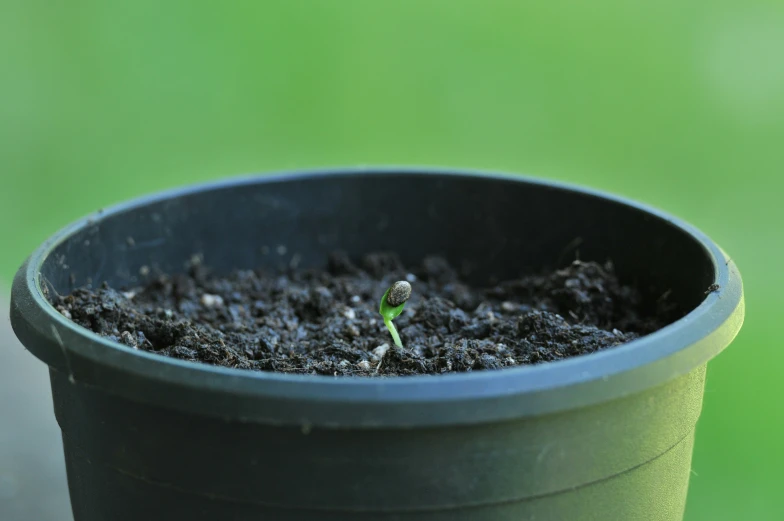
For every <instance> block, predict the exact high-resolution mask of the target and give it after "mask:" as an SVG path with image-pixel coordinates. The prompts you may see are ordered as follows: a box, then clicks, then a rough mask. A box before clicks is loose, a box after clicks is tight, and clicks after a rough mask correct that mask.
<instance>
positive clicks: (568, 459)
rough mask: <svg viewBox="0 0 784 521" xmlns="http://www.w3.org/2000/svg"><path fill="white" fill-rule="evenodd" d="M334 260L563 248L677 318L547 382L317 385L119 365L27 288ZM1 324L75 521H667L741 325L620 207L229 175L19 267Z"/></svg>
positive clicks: (737, 307)
mask: <svg viewBox="0 0 784 521" xmlns="http://www.w3.org/2000/svg"><path fill="white" fill-rule="evenodd" d="M389 201H395V202H396V203H395V206H394V207H391V206H390V204H389ZM129 238H131V239H132V240H129ZM335 248H341V249H344V250H346V251H348V252H349V254H351V255H360V254H361V253H363V252H367V251H372V250H379V249H382V250H395V251H398V252H399V253H400V254H401V255H402V257H403V258H404V260H408V261H416V260H417V259H419V258H421V257H422V256H424V255H426V254H431V253H437V254H442V255H445V256H446V257H447V258H449V259H450V260H451V261H452V262H454V263H455V264H458V265H465V266H466V267H468V268H469V270H470V272H471V280H472V281H474V282H487V281H489V280H492V279H494V278H503V277H510V276H515V275H517V274H519V273H520V272H523V271H529V270H531V269H536V268H541V267H544V266H553V265H559V264H563V263H564V262H568V261H569V260H571V258H574V256H575V251H574V249H575V248H579V255H580V257H581V258H582V259H594V260H600V261H603V260H605V259H607V258H610V259H612V260H613V262H614V263H615V265H616V267H617V269H618V271H619V273H620V274H621V275H622V276H623V277H624V278H626V279H627V280H635V281H636V282H638V283H639V284H640V285H641V286H642V287H644V288H647V289H648V291H649V292H650V293H651V295H660V294H661V293H663V292H665V291H669V292H670V293H669V294H670V298H673V299H676V300H678V301H679V302H681V303H682V304H683V305H684V306H686V307H687V308H688V309H692V311H691V312H690V313H689V314H688V315H687V316H686V317H684V318H683V319H681V320H679V321H677V322H676V323H674V324H671V325H670V326H668V327H666V328H664V329H662V330H660V331H658V332H656V333H654V334H652V335H649V336H647V337H644V338H641V339H639V340H636V341H634V342H631V343H629V344H626V345H624V346H621V347H618V348H614V349H611V350H607V351H603V352H599V353H594V354H591V355H586V356H581V357H576V358H573V359H569V360H565V361H561V362H556V363H552V364H543V365H539V366H532V367H522V368H515V369H505V370H502V371H484V372H475V373H465V374H455V375H446V376H438V377H405V378H397V379H389V378H387V379H362V378H342V379H336V378H330V377H324V376H293V375H276V374H266V373H254V372H245V371H240V370H230V369H225V368H217V367H211V366H204V365H200V364H193V363H188V362H183V361H179V360H174V359H168V358H164V357H159V356H157V355H154V354H150V353H145V352H140V351H136V350H133V349H130V348H127V347H125V346H122V345H120V344H115V343H112V342H109V341H106V340H105V339H102V338H99V337H98V336H96V335H94V334H92V333H91V332H89V331H86V330H84V329H82V328H80V327H78V326H75V325H74V324H72V323H71V322H69V321H68V320H66V319H65V318H64V317H62V316H61V315H60V314H59V313H57V311H56V310H54V309H53V308H52V307H51V306H50V305H49V304H48V303H47V302H46V300H45V299H44V298H43V295H42V290H41V288H42V286H44V285H45V286H47V287H48V288H49V289H50V290H53V291H57V292H59V293H64V292H68V291H70V290H71V289H72V288H73V287H75V286H79V285H83V284H86V283H93V284H98V283H100V282H102V281H108V282H110V283H112V284H115V285H128V284H133V283H135V282H138V273H139V270H140V268H142V267H143V266H148V267H149V266H158V267H160V268H161V269H164V270H173V271H178V270H182V269H183V265H184V263H185V261H187V259H188V258H190V257H191V255H193V254H194V253H201V254H203V255H204V258H205V262H206V263H207V264H209V265H210V266H213V267H215V268H217V269H218V270H223V271H228V270H231V269H233V268H251V267H256V266H258V265H263V264H267V265H272V266H274V265H277V264H278V263H287V262H290V261H291V259H292V257H294V256H297V259H298V262H299V263H300V265H301V266H313V265H319V264H322V263H324V262H325V260H326V256H325V254H326V252H328V251H330V250H333V249H335ZM714 283H715V284H718V285H719V289H718V290H717V291H715V292H712V293H707V294H706V290H707V289H708V287H709V286H710V285H711V284H714ZM11 315H12V323H13V326H14V329H15V331H16V333H17V335H18V336H19V338H20V339H21V340H22V342H23V343H24V344H25V346H26V347H27V348H28V349H29V350H30V351H31V352H32V353H33V354H35V355H36V356H37V357H39V358H40V359H42V360H43V361H45V362H46V363H47V364H49V366H50V368H51V375H52V388H53V393H54V397H55V410H56V413H57V417H58V421H59V423H60V425H61V427H62V429H63V438H64V444H65V448H66V459H67V463H68V468H69V483H70V486H71V493H72V500H73V503H74V512H75V515H76V521H94V520H99V519H100V520H103V519H107V518H112V519H117V520H120V521H123V520H136V519H151V520H157V519H167V520H179V519H189V520H207V519H236V520H243V521H244V520H250V519H276V520H278V519H279V520H295V519H296V520H304V519H308V520H309V519H357V520H369V519H390V520H391V519H417V520H420V519H421V520H436V519H453V520H460V519H498V520H506V519H509V520H512V519H514V520H519V519H530V518H535V519H537V520H539V519H544V520H551V519H552V520H557V519H581V520H583V519H584V520H592V519H597V520H599V519H601V520H614V519H617V520H626V519H641V520H644V519H657V520H667V521H670V520H679V519H681V517H682V511H683V505H684V502H685V494H686V488H687V484H688V476H689V470H690V467H689V465H690V459H691V447H692V443H693V429H694V424H695V422H696V420H697V418H698V416H699V412H700V408H701V403H702V394H703V382H704V374H705V364H706V362H707V361H708V360H709V359H710V358H712V357H713V356H715V355H716V354H717V353H718V352H720V351H721V350H722V349H723V348H724V347H726V346H727V345H728V344H729V343H730V342H731V340H732V338H734V336H735V334H736V333H737V331H738V329H739V328H740V325H741V323H742V320H743V292H742V285H741V280H740V276H739V274H738V273H737V270H736V268H735V266H734V265H733V264H732V262H731V261H729V259H728V258H726V256H725V255H724V254H723V252H721V250H720V249H719V248H718V247H717V246H716V245H715V244H713V243H712V242H711V241H710V240H709V239H708V238H707V237H705V236H704V235H703V234H701V233H700V232H699V231H697V230H695V229H693V228H691V227H690V226H688V225H686V224H684V223H681V222H679V221H677V220H675V219H673V218H671V217H669V216H666V215H663V214H661V213H659V212H657V211H655V210H652V209H649V208H645V207H642V206H640V205H637V204H635V203H630V202H628V201H624V200H622V199H619V198H615V197H611V196H606V195H603V194H599V193H596V192H592V191H587V190H582V189H576V188H574V187H568V186H562V185H558V184H552V183H547V182H541V181H535V180H530V179H525V178H522V177H517V176H503V175H480V174H474V173H464V172H457V173H452V172H447V171H433V170H422V171H415V170H410V169H409V170H406V169H383V170H373V171H334V172H306V173H299V174H295V175H283V176H266V177H255V178H245V179H240V180H233V181H228V182H222V183H216V184H212V185H206V186H199V187H195V188H188V189H184V190H177V191H173V192H169V193H166V194H162V195H158V196H153V197H150V198H146V199H143V200H139V201H134V202H131V203H129V204H125V205H121V206H119V207H116V208H113V209H110V210H107V211H103V212H99V213H98V214H96V215H93V216H90V217H88V218H86V219H84V220H82V221H80V222H78V223H75V224H74V225H72V226H70V227H68V228H66V229H65V230H63V231H61V232H60V233H58V234H57V235H55V236H54V237H53V238H52V239H50V240H49V241H47V243H45V244H44V245H43V246H42V247H41V248H40V249H39V250H38V251H37V252H35V253H34V254H33V255H32V256H31V257H30V259H29V260H28V262H27V263H26V264H25V266H23V267H22V269H21V270H20V271H19V273H18V275H17V277H16V280H15V282H14V288H13V296H12V310H11ZM265 516H266V517H265ZM477 516H478V517H477Z"/></svg>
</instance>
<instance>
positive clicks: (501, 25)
mask: <svg viewBox="0 0 784 521" xmlns="http://www.w3.org/2000/svg"><path fill="white" fill-rule="evenodd" d="M390 163H392V164H433V165H445V166H458V167H476V168H487V169H495V170H507V171H517V172H525V173H527V174H533V175H538V176H542V177H548V178H554V179H560V180H566V181H571V182H577V183H580V184H584V185H589V186H592V187H596V188H600V189H605V190H609V191H612V192H616V193H620V194H624V195H626V196H630V197H632V198H635V199H638V200H642V201H645V202H647V203H649V204H652V205H654V206H658V207H660V208H662V209H665V210H667V211H669V212H671V213H673V214H676V215H678V216H680V217H682V218H684V219H686V220H688V221H690V222H692V223H693V224H695V225H697V226H698V227H700V228H702V229H703V230H704V231H705V232H707V233H708V234H709V235H710V236H711V237H713V238H714V239H715V240H716V241H717V242H719V244H721V245H722V247H723V248H724V249H725V250H726V251H727V252H729V254H730V255H731V256H732V257H733V259H734V260H735V261H736V262H737V264H738V265H739V266H740V269H741V271H742V273H743V276H744V282H745V289H746V294H747V320H746V325H745V327H744V329H743V331H742V332H741V334H740V336H739V337H738V339H737V341H736V342H735V344H733V346H732V347H731V348H730V349H729V350H728V351H726V352H725V353H724V354H723V355H722V356H720V357H719V358H718V359H717V360H716V361H714V362H712V363H711V365H710V370H709V375H708V382H707V389H706V395H705V409H704V413H703V417H702V419H701V420H700V423H699V426H698V437H697V446H696V452H695V459H694V463H693V467H694V475H693V477H692V485H691V491H690V496H689V502H688V507H687V515H686V520H687V521H703V520H705V521H716V520H727V521H737V520H747V519H748V520H755V521H756V520H779V519H784V501H783V500H782V498H781V493H780V488H781V470H782V468H781V467H782V465H783V464H784V450H782V448H781V443H782V440H784V418H782V414H783V413H784V406H782V400H781V395H782V392H783V391H784V379H782V360H784V352H783V351H782V348H781V346H780V342H779V341H776V340H775V339H776V336H775V331H774V330H775V327H776V326H775V324H776V323H777V322H778V320H780V313H781V311H782V309H784V308H783V307H782V303H783V302H782V300H783V299H782V289H784V286H782V270H781V269H777V268H780V265H781V254H782V253H783V252H784V251H783V250H784V248H783V247H782V241H781V240H780V238H781V231H780V228H779V227H780V225H781V223H784V211H782V210H781V209H780V208H781V207H780V206H779V204H780V201H779V199H780V197H781V189H782V188H783V187H784V181H782V177H781V174H782V168H783V167H784V2H782V1H771V2H762V1H756V0H755V1H746V2H711V1H707V0H706V1H695V2H676V1H672V0H659V1H655V2H639V1H636V2H629V1H626V2H622V1H607V0H596V1H592V2H562V1H558V2H525V3H524V2H512V1H504V2H502V1H484V2H480V1H476V2H463V1H457V0H452V1H425V0H407V1H401V0H397V1H394V2H393V1H373V0H354V1H342V2H341V1H331V2H328V1H318V0H313V1H303V0H300V1H287V2H286V1H265V2H255V3H251V2H248V3H246V4H235V3H232V2H193V1H169V2H157V1H151V0H136V1H133V2H111V1H105V0H104V1H97V0H95V1H80V0H72V1H69V2H63V1H51V2H39V1H16V0H0V238H2V240H3V242H2V246H1V247H0V248H1V249H0V284H3V283H5V285H6V287H7V286H8V283H10V279H11V277H12V275H13V273H14V271H15V269H16V268H17V267H18V266H19V264H20V263H21V262H22V261H23V259H24V257H25V256H26V255H27V254H28V253H29V252H30V251H31V250H32V249H33V248H35V247H36V245H38V244H39V243H40V242H41V241H42V240H43V239H44V238H46V237H47V236H48V235H49V234H51V233H52V232H54V231H55V230H56V229H58V228H59V227H61V226H62V225H64V224H65V223H67V222H69V221H71V220H73V219H75V218H77V217H78V216H81V215H83V214H85V213H87V212H90V211H92V210H95V209H96V208H98V207H101V206H105V205H108V204H111V203H114V202H118V201H121V200H124V199H128V198H130V197H133V196H137V195H140V194H144V193H148V192H151V191H155V190H159V189H163V188H167V187H172V186H175V185H181V184H187V183H192V182H197V181H204V180H208V179H215V178H219V177H223V176H228V175H235V174H239V173H248V172H257V171H268V170H280V169H292V168H299V167H318V166H330V165H360V164H390ZM630 521H633V520H630Z"/></svg>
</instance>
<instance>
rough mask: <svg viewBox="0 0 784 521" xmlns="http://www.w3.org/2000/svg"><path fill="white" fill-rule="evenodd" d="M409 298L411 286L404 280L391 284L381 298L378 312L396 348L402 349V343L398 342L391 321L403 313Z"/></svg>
mask: <svg viewBox="0 0 784 521" xmlns="http://www.w3.org/2000/svg"><path fill="white" fill-rule="evenodd" d="M410 297H411V284H409V283H408V282H406V281H405V280H399V281H397V282H395V283H394V284H392V285H391V286H390V287H389V289H388V290H387V291H386V293H384V296H383V297H381V306H380V307H379V309H378V312H379V313H381V316H382V317H383V319H384V324H386V326H387V329H389V332H390V333H391V334H392V340H394V341H395V345H396V346H398V347H403V343H402V342H401V341H400V335H398V334H397V329H396V328H395V324H393V323H392V321H393V320H394V319H396V318H397V317H398V316H399V315H400V313H402V312H403V307H404V306H405V305H406V302H408V299H409V298H410Z"/></svg>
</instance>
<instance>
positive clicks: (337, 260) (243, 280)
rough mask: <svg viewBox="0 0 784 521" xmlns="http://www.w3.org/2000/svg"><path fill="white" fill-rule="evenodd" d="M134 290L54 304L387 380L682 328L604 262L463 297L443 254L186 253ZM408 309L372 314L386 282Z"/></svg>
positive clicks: (202, 358) (164, 342)
mask: <svg viewBox="0 0 784 521" xmlns="http://www.w3.org/2000/svg"><path fill="white" fill-rule="evenodd" d="M149 278H150V281H149V282H148V283H147V284H146V285H145V286H143V287H138V288H123V289H113V288H110V287H108V286H107V285H104V286H102V287H101V288H99V289H97V290H93V289H88V288H82V289H78V290H76V291H74V292H73V293H72V294H71V295H68V296H64V297H61V296H53V297H51V300H52V301H53V304H54V305H55V306H56V307H57V309H58V310H59V311H60V312H61V313H62V314H63V315H65V316H66V317H68V318H70V319H72V320H73V321H74V322H76V323H77V324H79V325H81V326H83V327H86V328H88V329H90V330H92V331H94V332H96V333H98V334H100V335H102V336H104V337H107V338H109V339H112V340H114V341H117V342H121V343H123V344H125V345H127V346H130V347H132V348H137V349H144V350H147V351H151V352H155V353H159V354H162V355H166V356H171V357H175V358H180V359H184V360H191V361H198V362H203V363H208V364H214V365H221V366H226V367H235V368H242V369H251V370H258V371H277V372H283V373H301V374H309V373H312V374H324V375H335V376H342V375H358V376H393V375H414V374H441V373H450V372H462V371H477V370H486V369H500V368H503V367H510V366H516V365H521V364H538V363H542V362H549V361H553V360H559V359H562V358H567V357H571V356H576V355H581V354H584V353H591V352H594V351H597V350H600V349H606V348H610V347H613V346H617V345H619V344H622V343H624V342H628V341H630V340H632V339H634V338H637V337H638V336H641V335H644V334H647V333H650V332H652V331H655V330H656V329H659V328H660V327H663V326H664V325H666V324H668V323H669V322H671V321H672V320H674V319H676V318H678V316H679V312H678V310H677V309H674V308H673V307H672V306H669V307H668V308H667V309H664V308H663V307H662V305H661V304H662V302H659V303H658V304H659V306H658V309H657V305H656V304H655V303H654V304H651V303H650V302H644V301H643V300H644V299H643V298H642V296H641V293H640V292H639V291H638V290H637V289H635V288H633V287H630V286H626V285H622V284H621V283H619V281H618V279H617V277H616V276H615V274H614V270H613V267H612V265H611V264H609V263H608V264H604V265H600V264H597V263H594V262H580V261H575V262H573V263H572V264H571V265H569V266H567V267H565V268H563V269H559V270H556V271H552V272H549V273H544V274H538V275H530V276H525V277H522V278H519V279H515V280H509V281H506V282H502V283H500V284H498V285H496V286H495V287H491V288H474V287H469V286H467V285H466V284H464V283H463V282H461V281H460V277H459V276H458V273H457V271H456V270H455V269H454V268H453V267H452V266H450V265H449V264H448V263H447V262H446V261H445V260H444V259H442V258H440V257H428V258H425V259H424V260H423V261H422V262H421V263H420V265H418V266H409V267H405V266H403V264H402V263H401V262H400V260H399V259H398V257H397V255H395V254H392V253H374V254H370V255H366V256H365V257H364V258H362V259H361V261H360V262H358V263H357V264H355V263H354V262H352V261H351V260H350V259H349V258H348V257H347V256H346V255H345V254H342V253H340V252H336V253H333V254H331V255H330V258H329V264H328V269H327V270H324V271H319V270H288V271H280V272H271V271H262V270H259V271H250V270H244V271H235V272H234V273H232V274H231V275H229V276H227V277H218V276H213V275H211V274H210V270H209V269H208V268H207V267H206V266H204V265H203V264H202V263H201V262H200V260H199V258H198V257H194V259H193V260H192V261H191V263H190V264H189V266H188V270H187V272H186V273H184V274H178V275H166V274H159V275H150V276H149ZM397 280H406V281H408V282H410V283H411V286H412V287H413V294H412V296H411V299H410V300H409V301H408V302H407V304H406V306H405V308H404V310H403V313H402V314H401V315H400V316H399V317H398V318H396V319H395V321H394V323H395V325H396V326H397V329H398V331H399V333H400V337H401V339H402V342H403V345H404V346H405V347H404V348H399V347H396V346H395V345H394V343H393V341H392V338H391V336H390V334H389V332H388V331H387V329H386V328H385V326H384V323H383V321H382V319H381V316H380V315H379V312H378V308H379V301H380V299H381V296H382V295H383V294H384V292H385V291H386V289H387V288H389V286H390V285H391V284H392V283H393V282H395V281H397Z"/></svg>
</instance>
